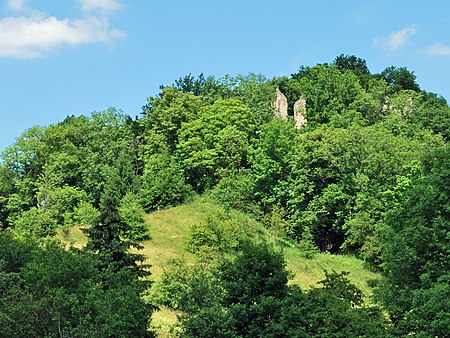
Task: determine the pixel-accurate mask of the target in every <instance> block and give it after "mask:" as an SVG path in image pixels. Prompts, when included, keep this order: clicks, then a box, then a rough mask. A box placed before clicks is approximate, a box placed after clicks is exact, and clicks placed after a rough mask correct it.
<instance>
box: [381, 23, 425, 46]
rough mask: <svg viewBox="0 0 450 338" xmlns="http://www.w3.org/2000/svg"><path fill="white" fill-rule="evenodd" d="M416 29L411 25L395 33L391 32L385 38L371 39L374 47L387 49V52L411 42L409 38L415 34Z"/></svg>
mask: <svg viewBox="0 0 450 338" xmlns="http://www.w3.org/2000/svg"><path fill="white" fill-rule="evenodd" d="M416 32H417V27H416V25H412V26H410V27H406V28H404V29H402V30H399V31H397V32H393V33H391V34H389V35H388V36H387V37H381V38H375V39H373V44H374V46H376V47H380V48H384V49H389V50H397V49H399V48H401V47H403V46H404V45H406V44H408V43H410V42H411V37H412V36H413V35H414V34H416Z"/></svg>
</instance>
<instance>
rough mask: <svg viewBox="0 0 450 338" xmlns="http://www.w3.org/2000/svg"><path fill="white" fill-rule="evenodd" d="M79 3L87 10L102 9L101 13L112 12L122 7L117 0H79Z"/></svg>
mask: <svg viewBox="0 0 450 338" xmlns="http://www.w3.org/2000/svg"><path fill="white" fill-rule="evenodd" d="M78 3H79V4H80V6H81V9H82V10H83V11H85V12H92V11H100V12H101V13H111V12H114V11H117V10H118V9H120V8H121V7H122V5H121V4H120V2H119V1H117V0H78Z"/></svg>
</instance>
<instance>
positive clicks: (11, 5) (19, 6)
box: [6, 0, 28, 12]
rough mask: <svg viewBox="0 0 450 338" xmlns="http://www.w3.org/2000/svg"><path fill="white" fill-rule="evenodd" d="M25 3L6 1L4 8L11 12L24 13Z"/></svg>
mask: <svg viewBox="0 0 450 338" xmlns="http://www.w3.org/2000/svg"><path fill="white" fill-rule="evenodd" d="M25 3H26V0H8V1H7V3H6V7H7V8H8V9H11V10H13V11H18V12H19V11H24V10H26V9H27V8H28V7H27V6H26V4H25Z"/></svg>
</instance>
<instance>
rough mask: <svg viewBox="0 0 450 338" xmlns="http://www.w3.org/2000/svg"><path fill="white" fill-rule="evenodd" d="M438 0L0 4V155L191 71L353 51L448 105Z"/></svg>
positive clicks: (446, 6)
mask: <svg viewBox="0 0 450 338" xmlns="http://www.w3.org/2000/svg"><path fill="white" fill-rule="evenodd" d="M449 21H450V3H448V2H447V1H444V0H438V1H433V2H432V3H426V2H423V1H417V0H415V1H403V0H397V1H387V0H382V1H376V2H371V1H354V0H353V1H351V0H345V1H339V2H333V1H326V0H320V1H294V0H280V1H276V2H272V1H270V2H269V1H265V0H262V1H261V0H259V1H255V0H248V1H238V0H229V1H221V2H216V1H214V2H211V1H206V0H205V1H201V0H192V1H181V0H172V1H129V0H63V1H54V0H40V1H37V0H28V1H27V0H3V1H0V72H1V74H2V81H1V82H0V93H1V94H0V98H1V102H2V107H1V108H0V121H1V133H0V150H3V149H4V148H5V147H6V146H8V145H10V144H12V143H13V142H14V139H15V137H17V136H19V135H20V134H21V132H22V131H23V130H25V129H26V128H29V127H31V126H32V125H36V124H38V125H47V124H50V123H54V122H56V121H60V120H62V119H63V118H64V117H65V116H66V115H72V114H74V115H80V114H89V113H90V112H92V111H102V110H105V109H107V108H108V107H110V106H114V107H116V108H118V109H121V110H123V112H124V113H126V114H129V115H131V116H133V117H134V116H136V115H138V114H140V113H141V107H142V106H143V105H145V103H146V97H148V96H152V95H156V94H157V93H158V87H159V85H161V84H170V83H172V82H173V80H174V79H176V78H178V77H180V76H183V75H186V74H189V73H192V74H193V75H197V74H199V73H202V72H203V73H204V74H205V75H214V76H216V77H220V76H223V75H225V74H230V75H237V74H240V73H242V74H246V73H248V72H254V73H262V74H264V75H266V76H268V77H272V76H278V75H290V74H291V73H294V72H296V71H297V70H298V68H299V67H300V66H301V65H305V66H312V65H314V64H316V63H318V62H319V63H320V62H332V61H333V60H334V58H335V57H336V56H337V55H340V54H354V55H357V56H358V57H361V58H363V59H366V60H367V64H368V66H369V68H370V70H371V71H372V72H373V73H377V72H381V71H382V70H383V69H384V68H386V67H389V66H391V65H395V66H398V67H407V68H408V69H409V70H412V71H414V73H415V75H416V76H417V82H418V83H419V84H420V85H421V87H422V89H425V90H427V91H432V92H436V93H438V94H440V95H442V96H444V97H445V98H446V99H447V100H450V86H449V84H448V81H447V79H448V77H449V76H450V36H449V35H448V34H447V32H448V22H449Z"/></svg>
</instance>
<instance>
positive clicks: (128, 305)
mask: <svg viewBox="0 0 450 338" xmlns="http://www.w3.org/2000/svg"><path fill="white" fill-rule="evenodd" d="M96 266H97V257H95V256H93V255H90V254H85V253H82V252H80V251H76V250H69V251H67V250H65V249H64V248H63V247H62V246H60V245H59V244H57V243H54V242H49V243H48V244H46V245H45V246H44V247H38V246H36V245H35V244H32V243H29V242H23V241H19V240H16V239H13V238H12V237H10V236H7V235H6V234H4V233H0V336H2V337H5V338H6V337H61V336H63V337H66V336H70V337H72V336H76V337H113V336H114V337H129V336H133V337H151V336H152V334H151V332H149V331H147V323H148V320H149V316H150V314H151V312H152V308H151V307H150V306H148V305H147V304H145V303H144V302H143V301H142V298H141V289H140V288H139V286H138V285H137V284H136V283H137V281H135V282H134V281H133V279H130V278H129V277H126V276H125V274H124V275H123V276H122V277H123V278H125V277H126V278H125V279H127V280H128V282H127V283H124V284H121V285H120V286H119V285H117V286H116V288H114V289H108V290H105V289H104V288H102V285H101V283H99V281H100V279H101V278H100V276H101V273H100V272H99V271H98V270H97V268H96Z"/></svg>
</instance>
